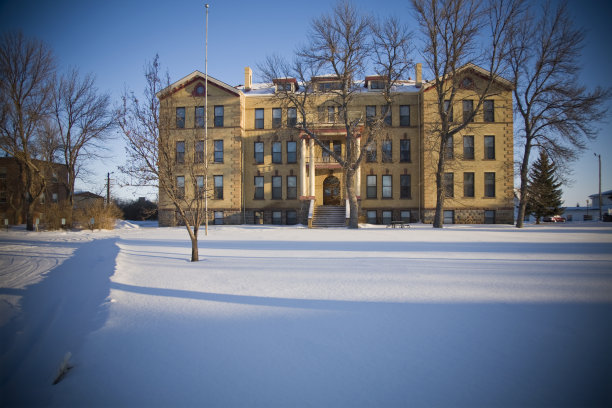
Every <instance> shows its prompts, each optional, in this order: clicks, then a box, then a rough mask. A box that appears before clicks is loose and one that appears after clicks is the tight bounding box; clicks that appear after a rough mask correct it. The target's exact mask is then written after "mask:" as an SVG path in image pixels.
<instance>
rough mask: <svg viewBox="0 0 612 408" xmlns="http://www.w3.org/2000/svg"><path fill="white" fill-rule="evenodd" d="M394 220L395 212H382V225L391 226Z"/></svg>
mask: <svg viewBox="0 0 612 408" xmlns="http://www.w3.org/2000/svg"><path fill="white" fill-rule="evenodd" d="M392 220H393V211H388V210H387V211H383V212H382V223H383V224H385V225H389V224H391V221H392Z"/></svg>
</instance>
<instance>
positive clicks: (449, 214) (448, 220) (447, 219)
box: [442, 210, 455, 224]
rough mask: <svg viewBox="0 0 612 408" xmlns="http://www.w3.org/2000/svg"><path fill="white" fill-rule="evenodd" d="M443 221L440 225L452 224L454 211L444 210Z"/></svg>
mask: <svg viewBox="0 0 612 408" xmlns="http://www.w3.org/2000/svg"><path fill="white" fill-rule="evenodd" d="M443 214H444V219H443V221H442V223H444V224H454V223H455V210H444V213H443Z"/></svg>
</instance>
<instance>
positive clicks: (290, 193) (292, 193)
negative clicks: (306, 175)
mask: <svg viewBox="0 0 612 408" xmlns="http://www.w3.org/2000/svg"><path fill="white" fill-rule="evenodd" d="M296 198H297V176H287V200H295V199H296Z"/></svg>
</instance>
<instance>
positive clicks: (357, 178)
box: [355, 137, 361, 197]
mask: <svg viewBox="0 0 612 408" xmlns="http://www.w3.org/2000/svg"><path fill="white" fill-rule="evenodd" d="M355 148H356V149H357V154H359V150H360V149H361V138H360V137H358V138H357V140H355ZM355 195H356V196H357V197H361V164H360V165H359V167H357V170H356V171H355Z"/></svg>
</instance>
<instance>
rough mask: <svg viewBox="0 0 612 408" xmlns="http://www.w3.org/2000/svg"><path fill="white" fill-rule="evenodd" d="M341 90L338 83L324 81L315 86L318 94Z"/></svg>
mask: <svg viewBox="0 0 612 408" xmlns="http://www.w3.org/2000/svg"><path fill="white" fill-rule="evenodd" d="M340 88H341V85H340V81H325V82H320V83H319V85H318V86H317V90H318V91H319V92H330V91H336V90H338V89H340Z"/></svg>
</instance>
